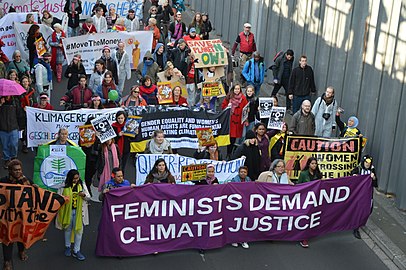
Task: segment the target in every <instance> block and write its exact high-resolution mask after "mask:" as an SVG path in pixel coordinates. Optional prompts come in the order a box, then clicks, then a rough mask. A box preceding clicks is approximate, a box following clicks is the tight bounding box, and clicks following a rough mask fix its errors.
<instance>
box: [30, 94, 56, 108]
mask: <svg viewBox="0 0 406 270" xmlns="http://www.w3.org/2000/svg"><path fill="white" fill-rule="evenodd" d="M33 107H34V108H38V109H43V110H54V106H52V105H51V104H50V103H49V98H48V94H47V93H40V96H39V103H34V106H33Z"/></svg>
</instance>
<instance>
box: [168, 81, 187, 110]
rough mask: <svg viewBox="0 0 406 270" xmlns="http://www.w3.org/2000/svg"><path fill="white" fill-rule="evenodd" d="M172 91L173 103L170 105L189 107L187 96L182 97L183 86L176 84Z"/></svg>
mask: <svg viewBox="0 0 406 270" xmlns="http://www.w3.org/2000/svg"><path fill="white" fill-rule="evenodd" d="M172 92H173V95H172V103H171V104H170V105H176V106H185V107H187V100H186V98H184V97H182V88H181V87H180V86H175V88H173V90H172Z"/></svg>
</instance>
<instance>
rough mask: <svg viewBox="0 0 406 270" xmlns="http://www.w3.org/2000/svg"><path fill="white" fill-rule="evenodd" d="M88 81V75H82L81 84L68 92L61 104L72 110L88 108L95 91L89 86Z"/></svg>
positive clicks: (80, 77)
mask: <svg viewBox="0 0 406 270" xmlns="http://www.w3.org/2000/svg"><path fill="white" fill-rule="evenodd" d="M86 81H87V77H86V75H80V76H79V84H78V85H76V86H75V87H73V88H72V89H70V90H68V92H66V94H65V95H64V96H63V97H62V98H61V100H60V103H59V105H60V106H65V108H66V109H71V110H76V109H80V108H88V107H89V105H90V103H91V102H92V96H93V91H92V90H90V88H88V87H87V84H86Z"/></svg>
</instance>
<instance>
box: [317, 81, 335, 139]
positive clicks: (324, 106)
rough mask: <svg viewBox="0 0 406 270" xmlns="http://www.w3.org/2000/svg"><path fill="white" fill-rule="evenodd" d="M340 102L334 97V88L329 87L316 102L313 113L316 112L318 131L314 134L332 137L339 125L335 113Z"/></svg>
mask: <svg viewBox="0 0 406 270" xmlns="http://www.w3.org/2000/svg"><path fill="white" fill-rule="evenodd" d="M337 107H338V104H337V102H336V100H335V98H334V88H333V87H332V86H329V87H327V89H326V92H324V93H323V94H322V95H321V97H318V98H317V99H316V102H314V105H313V108H312V113H313V114H314V118H315V124H316V131H315V133H314V135H316V136H318V137H327V138H329V137H332V136H333V135H334V134H333V132H334V131H335V128H336V126H337V124H336V121H335V115H336V113H337Z"/></svg>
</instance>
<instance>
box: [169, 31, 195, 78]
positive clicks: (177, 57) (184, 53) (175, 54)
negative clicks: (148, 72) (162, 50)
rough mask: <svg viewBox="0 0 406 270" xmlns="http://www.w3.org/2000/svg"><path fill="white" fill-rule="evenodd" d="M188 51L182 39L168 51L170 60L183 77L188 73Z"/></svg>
mask: <svg viewBox="0 0 406 270" xmlns="http://www.w3.org/2000/svg"><path fill="white" fill-rule="evenodd" d="M189 53H190V49H189V48H188V46H187V44H186V41H185V40H184V39H179V41H178V45H177V46H176V47H175V48H173V49H172V50H170V51H169V58H170V61H171V62H172V63H173V65H174V66H175V67H176V68H177V69H179V71H180V72H182V75H183V76H185V77H186V76H187V74H188V67H189Z"/></svg>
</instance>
